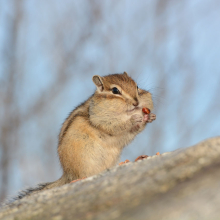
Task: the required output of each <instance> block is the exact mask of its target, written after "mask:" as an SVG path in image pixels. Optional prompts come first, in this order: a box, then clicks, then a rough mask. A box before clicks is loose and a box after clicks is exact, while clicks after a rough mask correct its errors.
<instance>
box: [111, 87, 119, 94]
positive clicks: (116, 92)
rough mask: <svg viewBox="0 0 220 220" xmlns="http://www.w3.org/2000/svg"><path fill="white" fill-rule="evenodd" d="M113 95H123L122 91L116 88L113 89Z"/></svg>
mask: <svg viewBox="0 0 220 220" xmlns="http://www.w3.org/2000/svg"><path fill="white" fill-rule="evenodd" d="M112 93H113V94H121V93H120V91H119V90H118V89H117V88H116V87H114V88H112Z"/></svg>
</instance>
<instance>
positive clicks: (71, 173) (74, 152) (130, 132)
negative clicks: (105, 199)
mask: <svg viewBox="0 0 220 220" xmlns="http://www.w3.org/2000/svg"><path fill="white" fill-rule="evenodd" d="M93 82H94V84H95V85H96V88H97V89H96V91H95V93H94V94H93V95H92V96H91V97H90V98H89V99H88V100H86V101H85V102H84V103H83V104H81V105H79V106H78V107H77V108H76V109H74V110H73V111H72V112H71V113H70V115H69V116H68V118H67V119H66V120H65V122H64V123H63V126H62V128H61V131H60V134H59V143H58V154H59V159H60V164H61V166H62V169H63V175H62V177H61V178H60V179H58V180H57V181H55V182H51V183H45V184H40V185H39V186H38V187H37V188H33V189H28V190H26V191H23V192H22V193H20V195H19V196H18V197H17V198H22V197H24V196H26V195H29V194H31V193H33V192H38V191H40V190H45V189H49V188H53V187H56V186H61V185H64V184H66V183H70V182H71V181H73V180H76V179H81V178H86V177H89V176H92V175H95V174H98V173H100V172H103V171H105V170H106V169H109V168H111V167H113V166H115V165H116V164H117V163H118V161H119V157H120V155H121V152H122V150H123V148H124V147H125V146H126V145H127V144H129V143H130V142H131V141H132V140H133V139H134V138H135V136H136V135H137V134H138V133H140V132H141V131H142V130H143V129H144V128H145V126H146V124H147V123H148V122H152V121H153V120H155V115H154V114H150V115H147V114H144V113H143V112H142V108H143V107H147V108H149V109H150V110H152V109H153V101H152V97H151V93H150V92H148V91H146V90H143V89H140V88H138V87H137V84H136V83H135V81H134V80H133V79H132V78H131V77H130V76H128V74H127V73H126V72H124V73H123V74H113V75H107V76H104V77H101V76H98V75H96V76H93Z"/></svg>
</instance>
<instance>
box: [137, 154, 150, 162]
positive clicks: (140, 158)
mask: <svg viewBox="0 0 220 220" xmlns="http://www.w3.org/2000/svg"><path fill="white" fill-rule="evenodd" d="M147 157H148V156H147V155H141V156H139V157H137V158H136V159H135V162H136V161H138V160H143V159H145V158H147Z"/></svg>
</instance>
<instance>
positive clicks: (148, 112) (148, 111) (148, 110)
mask: <svg viewBox="0 0 220 220" xmlns="http://www.w3.org/2000/svg"><path fill="white" fill-rule="evenodd" d="M142 112H143V113H145V114H148V115H149V114H150V109H149V108H142Z"/></svg>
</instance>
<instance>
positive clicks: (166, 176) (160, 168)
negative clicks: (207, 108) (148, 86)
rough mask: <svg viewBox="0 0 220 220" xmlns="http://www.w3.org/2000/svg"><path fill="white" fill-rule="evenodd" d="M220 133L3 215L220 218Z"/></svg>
mask: <svg viewBox="0 0 220 220" xmlns="http://www.w3.org/2000/svg"><path fill="white" fill-rule="evenodd" d="M219 170H220V137H217V138H212V139H209V140H206V141H204V142H201V143H199V144H197V145H195V146H192V147H189V148H186V149H179V150H177V151H174V152H171V153H168V154H164V155H161V156H154V157H151V158H149V159H145V160H143V161H139V162H135V163H128V164H125V165H122V166H119V167H116V168H114V169H112V170H109V171H107V172H105V173H103V174H100V175H97V176H94V177H90V178H88V179H85V180H82V181H79V182H76V183H73V184H68V185H65V186H63V187H59V188H55V189H52V190H47V191H44V192H42V193H39V194H35V195H32V196H29V197H26V198H24V199H22V200H20V201H16V202H13V203H11V204H9V205H7V206H4V207H2V209H1V212H0V218H1V219H22V220H23V219H39V220H41V219H54V220H55V219H56V220H61V219H83V220H85V219H100V220H101V219H120V220H123V219H166V220H167V219H220V209H219V204H220V182H219V179H220V172H219Z"/></svg>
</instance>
